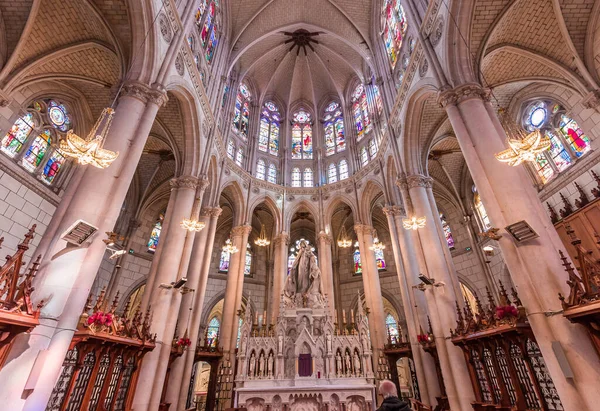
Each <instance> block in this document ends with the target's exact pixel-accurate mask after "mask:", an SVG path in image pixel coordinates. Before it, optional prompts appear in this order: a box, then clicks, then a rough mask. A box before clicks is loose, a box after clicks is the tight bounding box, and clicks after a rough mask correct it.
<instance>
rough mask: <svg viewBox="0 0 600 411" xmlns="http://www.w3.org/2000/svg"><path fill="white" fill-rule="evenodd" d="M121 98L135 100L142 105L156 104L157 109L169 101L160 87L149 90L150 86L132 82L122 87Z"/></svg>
mask: <svg viewBox="0 0 600 411" xmlns="http://www.w3.org/2000/svg"><path fill="white" fill-rule="evenodd" d="M121 96H127V97H133V98H136V99H138V100H140V101H141V102H143V103H144V104H145V103H148V102H152V103H155V104H157V105H158V106H159V107H162V106H163V105H165V104H166V103H167V101H168V100H169V99H168V97H167V93H166V91H165V90H162V89H160V87H154V88H151V87H150V86H148V85H146V84H144V83H139V82H132V83H127V84H125V85H123V89H122V90H121Z"/></svg>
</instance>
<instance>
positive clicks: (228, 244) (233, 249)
mask: <svg viewBox="0 0 600 411" xmlns="http://www.w3.org/2000/svg"><path fill="white" fill-rule="evenodd" d="M223 251H225V252H226V253H229V254H235V253H237V252H238V251H239V250H238V248H237V247H236V246H234V245H233V243H232V242H231V238H228V239H227V241H225V245H224V246H223Z"/></svg>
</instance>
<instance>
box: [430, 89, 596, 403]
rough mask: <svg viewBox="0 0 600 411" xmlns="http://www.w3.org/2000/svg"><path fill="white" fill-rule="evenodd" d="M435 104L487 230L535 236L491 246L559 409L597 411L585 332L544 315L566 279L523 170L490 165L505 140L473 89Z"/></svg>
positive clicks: (592, 357) (554, 306)
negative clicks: (511, 228) (525, 228)
mask: <svg viewBox="0 0 600 411" xmlns="http://www.w3.org/2000/svg"><path fill="white" fill-rule="evenodd" d="M439 101H440V103H441V104H442V106H443V107H445V108H446V112H447V113H448V118H449V119H450V122H451V124H452V128H453V129H454V132H455V133H456V137H457V139H458V142H459V144H460V148H461V151H462V152H463V155H464V157H465V161H466V162H467V166H468V167H469V170H470V172H471V175H472V176H473V180H474V181H475V184H476V186H477V190H478V192H479V193H480V195H481V198H482V201H483V202H484V204H485V208H486V211H487V212H488V215H489V217H490V221H491V222H492V224H493V226H494V227H499V228H502V227H506V226H508V225H510V224H513V223H516V222H519V221H523V220H524V221H526V222H527V223H528V224H529V225H530V226H531V227H532V229H533V230H534V231H535V232H536V233H537V234H538V235H539V237H537V238H535V239H534V240H529V241H524V242H522V243H519V244H518V246H517V244H516V243H515V242H514V240H513V239H512V238H511V235H510V234H508V233H507V232H506V231H504V230H501V231H500V232H499V234H500V235H502V237H501V238H500V240H499V241H498V244H499V246H500V249H501V250H502V255H503V256H504V259H505V262H506V265H507V267H508V269H509V271H510V275H511V278H512V281H513V283H514V284H515V286H516V288H517V291H518V292H519V295H520V297H521V300H522V301H523V302H524V304H525V308H526V309H527V314H528V315H527V316H528V319H529V322H530V324H531V327H532V329H533V332H534V334H535V336H536V338H537V342H538V344H539V347H540V349H541V351H542V354H543V356H544V360H545V362H546V365H547V367H548V370H549V372H550V374H551V376H552V379H553V381H554V385H555V386H556V389H557V391H558V394H559V396H560V398H561V401H562V404H563V407H564V408H565V409H567V410H570V409H573V410H577V409H590V410H591V409H596V408H598V405H597V403H598V389H597V388H598V383H599V381H600V376H599V373H598V370H599V369H600V361H599V358H598V355H597V354H596V353H595V351H594V348H593V347H592V345H591V343H590V340H589V338H588V336H587V335H586V332H585V331H584V329H583V328H582V327H581V326H579V325H574V324H571V323H570V322H569V321H568V320H566V319H565V318H564V317H563V316H562V315H548V316H547V315H546V314H547V313H555V312H559V311H560V310H561V305H560V301H559V300H558V297H557V295H558V293H559V292H560V293H563V294H565V295H566V294H568V287H567V284H566V280H567V279H568V277H567V275H566V274H565V272H564V270H563V267H562V266H561V261H560V259H559V258H558V250H563V252H564V246H563V245H562V242H561V241H560V238H559V237H558V234H557V233H556V230H555V229H554V227H553V225H552V223H551V222H550V219H549V217H548V215H547V214H546V211H545V210H544V208H543V206H542V204H541V202H540V201H539V198H538V197H537V193H536V192H535V190H534V188H533V184H532V182H531V180H530V177H529V176H528V175H527V173H526V170H524V168H523V167H510V166H508V165H507V164H505V163H500V162H499V161H498V160H496V159H495V157H494V154H495V153H498V152H500V151H502V150H504V149H506V147H507V146H506V143H505V139H506V136H505V134H504V130H503V129H502V126H501V125H500V122H499V121H498V118H497V116H496V113H495V112H494V109H493V107H492V106H491V104H490V103H489V101H487V92H486V91H485V90H483V89H482V88H481V87H480V86H479V85H474V84H467V85H463V86H460V87H458V88H456V89H454V90H448V91H446V92H444V93H442V94H441V95H440V98H439ZM565 254H567V253H566V252H565ZM555 352H564V354H565V356H566V360H567V361H568V362H569V364H570V366H571V369H572V370H573V373H574V378H572V379H567V378H566V377H565V375H564V373H563V370H562V368H561V366H560V364H559V362H558V360H557V358H556V354H555Z"/></svg>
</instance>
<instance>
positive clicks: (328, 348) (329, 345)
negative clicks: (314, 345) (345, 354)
mask: <svg viewBox="0 0 600 411" xmlns="http://www.w3.org/2000/svg"><path fill="white" fill-rule="evenodd" d="M327 352H328V353H330V352H331V334H329V333H328V334H327Z"/></svg>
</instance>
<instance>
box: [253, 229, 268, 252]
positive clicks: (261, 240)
mask: <svg viewBox="0 0 600 411" xmlns="http://www.w3.org/2000/svg"><path fill="white" fill-rule="evenodd" d="M254 244H256V245H257V246H259V247H266V246H268V245H269V244H271V242H270V241H269V240H268V239H267V233H266V232H265V225H264V224H263V225H262V227H261V228H260V236H258V238H257V239H256V240H254Z"/></svg>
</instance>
